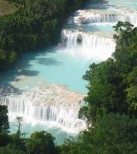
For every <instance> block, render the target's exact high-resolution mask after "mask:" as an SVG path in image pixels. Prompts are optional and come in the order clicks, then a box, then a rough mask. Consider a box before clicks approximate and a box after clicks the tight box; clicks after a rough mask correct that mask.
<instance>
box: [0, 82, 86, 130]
mask: <svg viewBox="0 0 137 154" xmlns="http://www.w3.org/2000/svg"><path fill="white" fill-rule="evenodd" d="M5 89H7V88H5ZM12 90H13V89H12ZM83 97H84V95H81V94H78V93H75V92H71V91H69V90H67V89H65V88H64V87H62V86H59V85H50V87H41V88H40V87H39V88H36V89H33V90H31V91H28V92H23V93H22V94H18V93H17V92H14V93H12V94H11V95H9V94H8V93H7V92H6V93H5V92H3V93H2V94H1V101H2V105H6V106H8V111H9V115H10V119H11V120H12V119H15V118H16V116H22V117H23V118H24V119H25V120H26V121H28V122H31V123H32V124H36V123H42V124H44V123H45V124H46V122H54V124H55V125H58V126H59V127H61V128H63V129H66V130H67V131H70V132H73V133H78V132H79V131H81V130H82V129H84V128H86V123H85V121H84V120H81V119H78V111H79V108H80V104H79V103H80V102H81V101H82V100H83Z"/></svg>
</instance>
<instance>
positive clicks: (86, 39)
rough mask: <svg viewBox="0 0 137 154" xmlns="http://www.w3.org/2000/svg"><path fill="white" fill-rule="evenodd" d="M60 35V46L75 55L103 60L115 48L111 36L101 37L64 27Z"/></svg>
mask: <svg viewBox="0 0 137 154" xmlns="http://www.w3.org/2000/svg"><path fill="white" fill-rule="evenodd" d="M61 36H62V39H61V40H62V46H65V47H66V48H67V53H68V54H71V55H74V56H76V57H79V56H81V57H83V58H86V59H98V60H105V59H106V58H108V57H110V56H111V54H112V52H113V51H114V50H115V42H114V41H113V39H112V38H106V37H101V36H98V35H96V33H84V32H82V31H80V30H67V29H64V30H62V35H61ZM69 49H70V50H69ZM71 49H72V50H71ZM68 50H69V52H68Z"/></svg>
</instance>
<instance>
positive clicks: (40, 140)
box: [26, 131, 57, 154]
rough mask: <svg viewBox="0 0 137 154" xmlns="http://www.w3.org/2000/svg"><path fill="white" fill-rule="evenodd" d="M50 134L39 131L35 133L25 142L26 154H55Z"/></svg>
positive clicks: (55, 150)
mask: <svg viewBox="0 0 137 154" xmlns="http://www.w3.org/2000/svg"><path fill="white" fill-rule="evenodd" d="M53 140H54V138H53V137H52V136H51V134H49V133H47V132H45V131H41V132H35V133H33V134H32V135H31V137H30V138H29V139H28V140H27V141H26V148H27V153H29V154H45V153H46V154H57V149H56V147H55V145H54V142H53Z"/></svg>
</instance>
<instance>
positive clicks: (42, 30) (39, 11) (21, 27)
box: [0, 0, 85, 70]
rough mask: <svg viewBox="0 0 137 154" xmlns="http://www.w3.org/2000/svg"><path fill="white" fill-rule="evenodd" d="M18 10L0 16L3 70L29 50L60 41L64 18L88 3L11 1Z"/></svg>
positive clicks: (47, 0)
mask: <svg viewBox="0 0 137 154" xmlns="http://www.w3.org/2000/svg"><path fill="white" fill-rule="evenodd" d="M9 2H11V3H13V2H14V3H15V4H16V6H17V8H18V9H17V11H15V12H14V13H12V14H8V15H2V16H0V70H5V69H6V68H8V67H9V66H10V65H12V64H14V63H15V61H16V59H17V58H18V57H19V56H20V55H21V54H22V53H23V52H26V51H36V50H37V49H41V48H45V47H47V46H50V45H54V44H56V43H57V41H59V38H60V31H61V28H62V25H63V23H64V22H65V19H66V18H67V17H68V16H69V15H70V14H71V13H72V12H73V11H74V10H76V9H78V8H80V7H81V6H83V5H84V4H85V1H83V0H41V1H39V0H34V1H33V3H32V1H31V0H9Z"/></svg>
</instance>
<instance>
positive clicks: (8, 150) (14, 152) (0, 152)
mask: <svg viewBox="0 0 137 154" xmlns="http://www.w3.org/2000/svg"><path fill="white" fill-rule="evenodd" d="M0 154H25V152H23V151H22V150H20V149H19V148H18V147H17V146H16V145H14V144H9V145H7V146H5V147H0Z"/></svg>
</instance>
